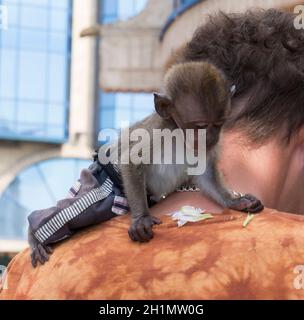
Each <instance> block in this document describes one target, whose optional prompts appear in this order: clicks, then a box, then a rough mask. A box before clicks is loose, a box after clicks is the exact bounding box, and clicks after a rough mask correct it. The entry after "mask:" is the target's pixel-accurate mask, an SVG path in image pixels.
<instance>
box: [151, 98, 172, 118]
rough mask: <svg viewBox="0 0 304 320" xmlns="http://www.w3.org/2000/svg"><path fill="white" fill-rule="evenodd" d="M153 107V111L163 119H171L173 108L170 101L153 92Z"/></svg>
mask: <svg viewBox="0 0 304 320" xmlns="http://www.w3.org/2000/svg"><path fill="white" fill-rule="evenodd" d="M153 95H154V107H155V111H156V112H157V113H158V114H159V115H160V116H161V117H162V118H164V119H169V118H170V117H171V111H172V108H173V102H172V100H171V99H170V98H169V97H168V96H166V95H165V94H162V93H157V92H154V93H153Z"/></svg>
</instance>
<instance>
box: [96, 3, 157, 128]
mask: <svg viewBox="0 0 304 320" xmlns="http://www.w3.org/2000/svg"><path fill="white" fill-rule="evenodd" d="M146 4H147V0H103V1H102V2H101V7H100V20H101V23H111V22H115V21H117V20H127V19H129V18H131V17H132V16H134V15H136V14H138V13H139V12H140V11H142V10H143V9H144V7H145V6H146ZM101 41H102V40H101ZM101 54H102V53H101ZM153 109H154V104H153V95H152V94H150V93H148V94H147V93H122V92H118V93H105V92H102V91H100V95H99V129H105V128H113V129H118V128H120V127H121V123H122V121H123V122H125V125H126V124H127V122H129V123H130V124H131V123H134V122H135V121H137V120H140V119H142V118H144V117H145V116H147V115H149V114H150V113H151V112H152V111H153ZM125 125H124V126H125Z"/></svg>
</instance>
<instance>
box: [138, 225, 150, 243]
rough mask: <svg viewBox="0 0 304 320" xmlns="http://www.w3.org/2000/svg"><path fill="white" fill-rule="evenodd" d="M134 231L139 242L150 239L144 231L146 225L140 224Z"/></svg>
mask: <svg viewBox="0 0 304 320" xmlns="http://www.w3.org/2000/svg"><path fill="white" fill-rule="evenodd" d="M136 231H137V232H136V233H137V235H138V239H139V241H140V242H146V241H149V240H150V239H149V236H148V234H147V232H146V227H145V226H144V225H141V226H140V227H138V228H137V229H136Z"/></svg>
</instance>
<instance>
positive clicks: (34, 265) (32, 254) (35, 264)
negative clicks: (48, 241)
mask: <svg viewBox="0 0 304 320" xmlns="http://www.w3.org/2000/svg"><path fill="white" fill-rule="evenodd" d="M31 262H32V266H33V267H34V268H36V267H37V259H36V257H35V251H33V252H32V253H31Z"/></svg>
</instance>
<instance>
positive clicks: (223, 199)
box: [193, 161, 264, 213]
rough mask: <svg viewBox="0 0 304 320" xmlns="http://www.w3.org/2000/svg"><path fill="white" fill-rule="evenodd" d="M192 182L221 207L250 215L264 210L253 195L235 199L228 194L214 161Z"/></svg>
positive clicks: (232, 195)
mask: <svg viewBox="0 0 304 320" xmlns="http://www.w3.org/2000/svg"><path fill="white" fill-rule="evenodd" d="M193 181H194V183H196V184H197V185H198V187H199V188H200V189H201V191H202V192H203V193H204V194H206V195H207V196H209V197H210V198H211V199H213V200H215V201H216V202H217V203H219V204H220V205H222V206H223V207H226V208H230V209H234V210H238V211H244V212H251V213H257V212H259V211H261V210H263V209H264V206H263V204H262V203H261V201H260V200H259V199H257V198H256V197H254V196H253V195H251V194H245V195H244V196H240V197H236V196H235V195H234V194H233V193H232V192H230V191H229V190H228V189H227V188H226V187H225V185H224V183H223V179H222V178H221V176H220V173H219V171H218V170H217V168H216V165H215V163H214V161H211V162H210V163H208V164H207V168H206V172H205V173H204V174H203V175H201V176H194V177H193Z"/></svg>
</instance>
